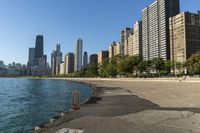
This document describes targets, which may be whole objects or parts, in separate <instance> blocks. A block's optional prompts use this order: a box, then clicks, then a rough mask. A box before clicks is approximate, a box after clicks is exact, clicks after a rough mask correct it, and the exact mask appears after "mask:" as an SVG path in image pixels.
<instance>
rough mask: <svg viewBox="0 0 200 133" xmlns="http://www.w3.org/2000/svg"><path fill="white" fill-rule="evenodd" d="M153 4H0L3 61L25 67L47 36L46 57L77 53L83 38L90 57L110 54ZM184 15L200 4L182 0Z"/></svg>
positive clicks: (30, 0) (104, 0)
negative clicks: (37, 42) (55, 52)
mask: <svg viewBox="0 0 200 133" xmlns="http://www.w3.org/2000/svg"><path fill="white" fill-rule="evenodd" d="M153 1H154V0H0V60H2V61H4V63H5V64H8V63H11V62H13V61H14V62H17V63H22V64H26V63H27V60H28V48H29V47H34V46H35V37H36V35H38V34H39V35H44V53H45V54H47V56H48V61H50V54H51V52H52V50H54V49H55V47H56V44H57V43H59V44H61V51H62V52H63V54H66V53H67V52H74V48H75V44H76V40H77V39H78V38H82V39H83V41H84V44H83V45H84V51H87V52H88V53H89V54H93V53H96V52H98V51H100V50H107V49H108V48H109V45H110V44H111V43H112V42H113V41H119V40H120V31H121V30H122V29H123V28H125V27H133V24H134V23H135V21H137V20H141V11H142V10H143V9H144V8H145V7H146V6H148V5H149V4H151V3H152V2H153ZM180 3H181V11H191V12H196V11H197V10H200V0H180Z"/></svg>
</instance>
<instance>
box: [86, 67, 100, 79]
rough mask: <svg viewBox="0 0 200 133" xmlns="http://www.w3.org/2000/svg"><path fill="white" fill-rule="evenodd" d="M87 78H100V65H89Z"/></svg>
mask: <svg viewBox="0 0 200 133" xmlns="http://www.w3.org/2000/svg"><path fill="white" fill-rule="evenodd" d="M86 76H87V77H97V76H99V72H98V65H97V64H91V65H89V67H88V69H87V71H86Z"/></svg>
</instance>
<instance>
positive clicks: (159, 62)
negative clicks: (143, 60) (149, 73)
mask: <svg viewBox="0 0 200 133" xmlns="http://www.w3.org/2000/svg"><path fill="white" fill-rule="evenodd" d="M151 67H152V70H154V71H156V73H157V74H158V75H159V77H160V72H161V71H162V70H164V69H165V61H164V60H163V59H162V58H154V59H152V60H151Z"/></svg>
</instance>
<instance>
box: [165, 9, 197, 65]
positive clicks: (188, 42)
mask: <svg viewBox="0 0 200 133" xmlns="http://www.w3.org/2000/svg"><path fill="white" fill-rule="evenodd" d="M169 22H170V53H171V60H175V61H177V62H181V63H184V62H185V61H186V60H187V59H188V58H189V57H190V56H191V55H192V54H195V53H196V52H199V51H200V11H199V12H198V13H190V12H183V13H180V14H178V15H176V16H174V17H171V18H170V20H169Z"/></svg>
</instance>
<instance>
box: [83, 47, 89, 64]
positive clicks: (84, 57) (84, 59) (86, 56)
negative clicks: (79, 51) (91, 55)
mask: <svg viewBox="0 0 200 133" xmlns="http://www.w3.org/2000/svg"><path fill="white" fill-rule="evenodd" d="M87 65H88V54H87V52H86V51H85V52H84V54H83V68H87Z"/></svg>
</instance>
